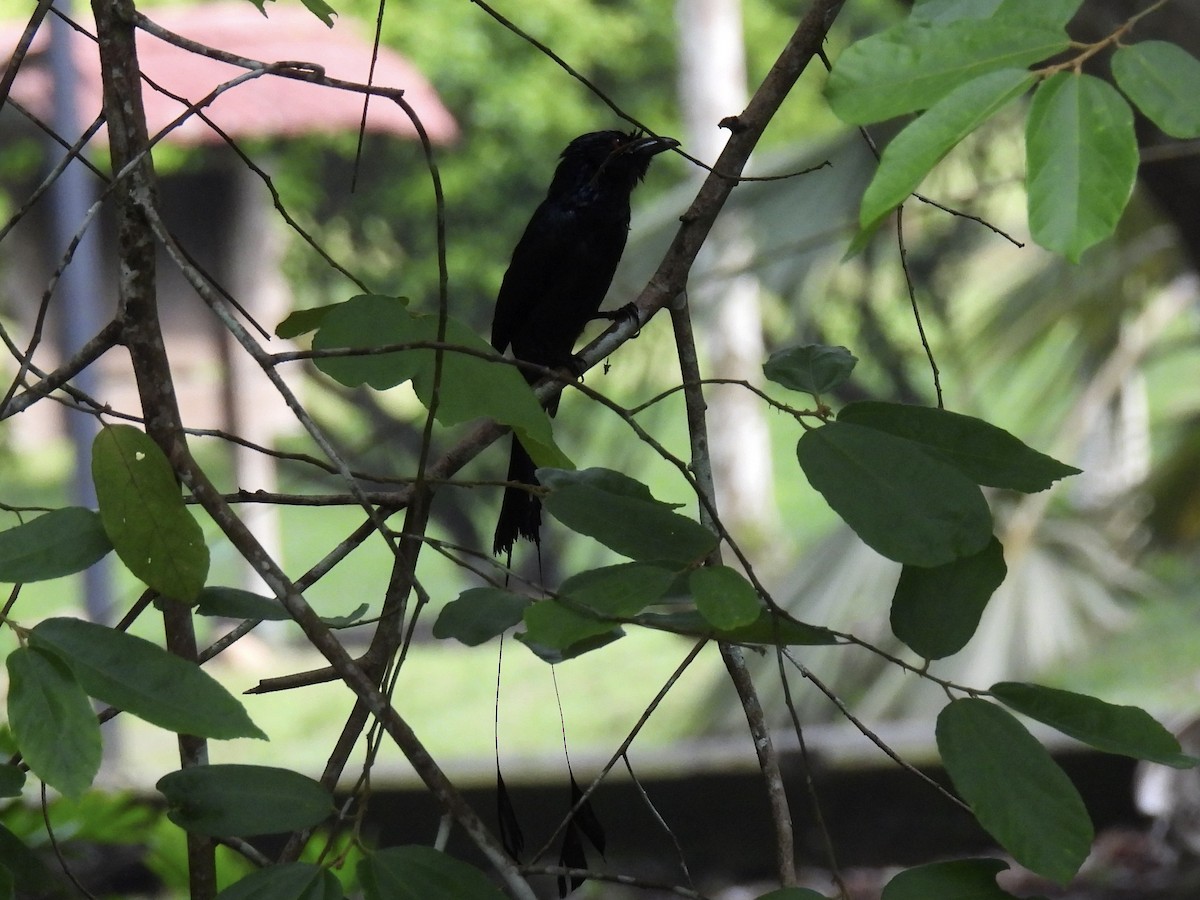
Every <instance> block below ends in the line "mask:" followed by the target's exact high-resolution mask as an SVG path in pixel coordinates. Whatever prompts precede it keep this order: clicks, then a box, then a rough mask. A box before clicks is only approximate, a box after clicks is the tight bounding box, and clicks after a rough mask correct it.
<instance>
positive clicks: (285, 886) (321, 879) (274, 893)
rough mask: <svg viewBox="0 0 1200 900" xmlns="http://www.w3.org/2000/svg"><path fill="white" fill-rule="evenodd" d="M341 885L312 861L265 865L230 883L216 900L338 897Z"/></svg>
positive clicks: (336, 899)
mask: <svg viewBox="0 0 1200 900" xmlns="http://www.w3.org/2000/svg"><path fill="white" fill-rule="evenodd" d="M344 896H345V894H344V893H343V891H342V885H341V883H340V882H339V881H338V880H337V878H335V877H334V875H333V873H332V872H330V871H329V870H328V869H326V868H324V867H322V866H318V865H316V864H315V863H308V862H294V863H286V864H284V865H281V866H268V867H267V868H265V869H259V870H258V871H257V872H252V873H251V874H249V875H247V876H246V877H245V878H243V879H242V880H241V881H238V882H235V883H234V884H231V885H230V886H229V887H227V888H225V890H223V891H221V893H219V894H217V900H341V898H342V897H344Z"/></svg>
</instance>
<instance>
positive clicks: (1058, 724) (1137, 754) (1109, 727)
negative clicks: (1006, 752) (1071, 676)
mask: <svg viewBox="0 0 1200 900" xmlns="http://www.w3.org/2000/svg"><path fill="white" fill-rule="evenodd" d="M989 690H990V692H991V694H992V696H993V697H995V698H996V699H997V700H999V701H1000V702H1001V703H1003V704H1004V705H1005V706H1007V707H1008V708H1009V709H1014V710H1016V711H1017V712H1019V713H1022V714H1024V715H1026V716H1029V718H1031V719H1037V720H1038V721H1039V722H1044V723H1045V724H1047V725H1049V726H1051V727H1052V728H1057V729H1058V730H1059V731H1061V732H1062V733H1063V734H1067V735H1070V736H1071V737H1073V738H1075V739H1076V740H1078V741H1082V742H1083V743H1085V744H1088V745H1090V746H1092V747H1095V748H1096V749H1097V750H1103V751H1104V752H1106V753H1119V754H1121V755H1122V756H1132V757H1133V758H1134V759H1147V760H1150V761H1151V762H1157V763H1162V764H1163V765H1167V766H1175V767H1176V768H1179V769H1189V768H1191V767H1192V766H1195V765H1196V764H1197V763H1198V762H1200V760H1197V759H1196V758H1195V757H1193V756H1187V755H1185V754H1184V753H1182V752H1181V751H1180V748H1179V741H1177V740H1176V739H1175V736H1174V735H1173V734H1171V732H1169V731H1167V729H1165V728H1164V727H1163V726H1162V725H1160V724H1159V723H1158V722H1157V721H1155V719H1154V717H1153V716H1151V715H1150V714H1149V713H1148V712H1146V711H1145V710H1142V709H1139V708H1138V707H1136V706H1117V705H1115V704H1112V703H1105V702H1104V701H1103V700H1098V699H1097V698H1095V697H1089V696H1087V695H1086V694H1076V693H1073V692H1072V691H1063V690H1059V689H1057V688H1049V687H1043V686H1042V685H1040V684H1028V683H1023V682H1016V681H1002V682H1000V683H999V684H993V685H992V686H991V688H989Z"/></svg>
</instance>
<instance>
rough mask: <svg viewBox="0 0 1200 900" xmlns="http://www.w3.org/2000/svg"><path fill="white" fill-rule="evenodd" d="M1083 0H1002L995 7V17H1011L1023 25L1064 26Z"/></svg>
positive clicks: (1073, 16) (1073, 15)
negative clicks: (1030, 0) (1033, 0)
mask: <svg viewBox="0 0 1200 900" xmlns="http://www.w3.org/2000/svg"><path fill="white" fill-rule="evenodd" d="M1082 5H1083V0H1038V2H1037V3H1030V2H1029V0H1003V2H1002V3H1001V4H1000V5H999V6H998V7H997V8H996V18H997V19H1005V18H1007V19H1011V20H1012V21H1014V22H1019V23H1021V24H1024V25H1043V26H1046V27H1047V28H1066V27H1067V24H1068V23H1069V22H1070V21H1071V20H1072V19H1073V18H1075V13H1076V12H1078V11H1079V7H1080V6H1082Z"/></svg>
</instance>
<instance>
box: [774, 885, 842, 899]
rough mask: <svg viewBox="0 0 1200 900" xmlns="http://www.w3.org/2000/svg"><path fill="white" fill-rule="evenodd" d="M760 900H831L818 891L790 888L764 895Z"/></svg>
mask: <svg viewBox="0 0 1200 900" xmlns="http://www.w3.org/2000/svg"><path fill="white" fill-rule="evenodd" d="M758 900H829V898H827V897H826V896H825V895H824V894H818V893H817V892H816V891H810V890H809V889H808V888H798V887H788V888H779V889H778V890H775V891H770V892H768V893H766V894H762V895H761V896H760V897H759V898H758Z"/></svg>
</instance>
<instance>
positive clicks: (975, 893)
mask: <svg viewBox="0 0 1200 900" xmlns="http://www.w3.org/2000/svg"><path fill="white" fill-rule="evenodd" d="M1007 868H1008V863H1006V862H1001V861H1000V860H998V859H954V860H948V861H946V862H935V863H928V864H926V865H923V866H914V867H913V868H911V869H905V870H904V871H903V872H898V873H897V874H896V875H894V876H893V877H892V880H891V881H889V882H888V883H887V885H886V886H885V887H884V889H883V896H882V897H881V898H880V900H930V898H934V897H936V898H939V900H950V898H953V900H1012V896H1013V895H1012V894H1010V893H1008V892H1006V891H1002V890H1001V889H1000V887H999V886H998V885H997V884H996V875H997V874H999V873H1000V872H1003V871H1004V870H1005V869H1007Z"/></svg>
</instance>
